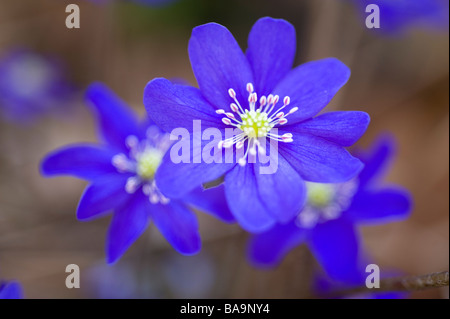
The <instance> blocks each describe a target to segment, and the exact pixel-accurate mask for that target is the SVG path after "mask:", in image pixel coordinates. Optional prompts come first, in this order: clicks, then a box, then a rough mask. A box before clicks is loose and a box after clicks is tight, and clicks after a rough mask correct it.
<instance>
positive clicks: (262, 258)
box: [248, 223, 308, 267]
mask: <svg viewBox="0 0 450 319" xmlns="http://www.w3.org/2000/svg"><path fill="white" fill-rule="evenodd" d="M307 234H308V232H307V231H305V230H304V229H301V228H299V227H297V226H296V225H295V223H289V224H287V225H277V226H275V227H273V228H271V229H270V230H269V231H267V232H264V233H262V234H258V235H255V236H253V238H252V239H251V240H250V243H249V246H248V256H249V258H250V260H251V262H252V263H254V264H255V265H257V266H262V267H264V266H266V267H267V266H268V267H271V266H275V265H277V264H279V263H280V262H281V260H282V259H283V258H284V256H286V255H287V253H288V252H289V251H291V250H292V249H293V248H295V247H296V246H298V245H300V244H302V243H303V242H304V241H305V239H306V236H307Z"/></svg>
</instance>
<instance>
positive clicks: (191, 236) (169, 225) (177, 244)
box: [152, 201, 201, 255]
mask: <svg viewBox="0 0 450 319" xmlns="http://www.w3.org/2000/svg"><path fill="white" fill-rule="evenodd" d="M152 217H153V221H154V222H155V225H156V227H158V229H159V231H160V232H161V234H162V235H163V236H164V238H166V240H167V241H168V242H169V243H170V244H171V245H172V247H173V248H174V249H175V250H176V251H178V252H179V253H180V254H183V255H193V254H196V253H198V252H199V251H200V248H201V240H200V234H199V231H198V222H197V218H196V216H195V215H194V213H192V212H191V211H190V210H189V209H188V208H186V206H184V205H183V204H181V203H179V202H177V201H170V203H169V204H166V205H162V204H159V205H155V207H154V209H153V210H152Z"/></svg>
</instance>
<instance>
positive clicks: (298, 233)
mask: <svg viewBox="0 0 450 319" xmlns="http://www.w3.org/2000/svg"><path fill="white" fill-rule="evenodd" d="M393 150H394V147H393V143H392V140H391V139H389V138H387V137H385V138H382V139H380V140H379V141H378V143H376V145H375V146H374V147H373V149H372V151H371V152H370V154H369V153H367V154H361V156H360V158H361V160H362V161H363V162H364V163H365V167H364V169H363V170H362V171H361V173H360V174H359V176H358V177H356V178H354V179H352V180H350V181H348V182H345V183H339V184H318V183H313V184H308V186H307V188H308V201H307V204H306V205H305V207H304V208H303V210H302V211H301V212H300V214H299V215H298V216H297V218H296V219H295V220H294V221H293V222H291V223H290V224H287V225H279V226H276V227H274V228H272V229H271V230H269V231H268V232H265V233H263V234H258V235H256V236H254V237H253V238H252V240H251V241H250V245H249V258H250V259H251V261H252V262H253V263H254V264H256V265H260V266H273V265H275V264H277V263H279V262H280V261H281V260H282V258H283V257H284V256H285V255H286V254H287V253H288V252H289V251H290V250H291V249H293V248H294V247H296V246H298V245H300V244H302V243H307V245H308V246H309V248H310V250H311V252H312V253H313V255H314V256H315V257H316V259H317V260H318V262H319V263H320V264H321V266H322V268H323V269H324V270H325V272H326V273H327V275H328V276H329V277H330V278H332V279H333V280H337V281H343V282H349V283H359V282H361V276H362V274H364V269H365V265H363V262H364V259H365V258H366V257H365V256H364V255H363V253H362V251H361V246H360V240H359V235H358V232H357V229H356V226H357V225H364V224H381V223H388V222H392V221H398V220H402V219H405V218H407V217H408V216H409V212H410V210H411V198H410V195H409V193H408V191H406V190H405V189H403V188H401V187H398V186H381V185H380V182H379V179H380V177H381V176H382V173H383V172H384V171H385V168H386V166H387V164H388V161H389V160H390V159H391V158H392V156H393ZM366 264H367V263H366ZM362 266H364V267H362Z"/></svg>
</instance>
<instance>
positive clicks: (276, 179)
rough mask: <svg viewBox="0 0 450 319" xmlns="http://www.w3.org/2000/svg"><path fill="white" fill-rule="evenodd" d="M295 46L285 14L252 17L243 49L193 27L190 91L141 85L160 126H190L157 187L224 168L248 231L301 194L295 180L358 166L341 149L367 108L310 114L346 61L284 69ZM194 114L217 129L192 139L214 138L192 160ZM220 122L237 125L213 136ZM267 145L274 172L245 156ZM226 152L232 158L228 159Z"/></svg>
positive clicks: (215, 31) (192, 182)
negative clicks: (186, 154)
mask: <svg viewBox="0 0 450 319" xmlns="http://www.w3.org/2000/svg"><path fill="white" fill-rule="evenodd" d="M295 51H296V35H295V29H294V27H293V26H292V25H291V24H289V23H288V22H286V21H285V20H277V19H272V18H268V17H266V18H262V19H260V20H259V21H257V22H256V24H255V25H254V26H253V29H252V30H251V32H250V35H249V38H248V49H247V52H246V54H244V53H243V52H242V51H241V49H240V47H239V45H238V44H237V42H236V40H235V39H234V38H233V36H232V34H231V33H230V32H229V31H228V30H227V29H226V28H225V27H224V26H222V25H219V24H216V23H208V24H205V25H201V26H198V27H196V28H194V30H193V31H192V36H191V39H190V41H189V56H190V60H191V65H192V69H193V71H194V74H195V76H196V78H197V82H198V84H199V87H200V89H197V88H194V87H190V86H185V85H176V84H172V83H171V82H169V81H168V80H166V79H162V78H159V79H154V80H153V81H151V82H149V84H148V85H147V87H146V89H145V93H144V104H145V106H146V109H147V112H148V114H149V116H150V118H151V119H152V120H153V121H154V122H155V123H156V124H157V125H158V126H160V127H161V128H162V129H163V130H165V131H167V132H171V131H172V130H174V129H179V128H183V129H185V130H187V131H189V132H190V133H193V134H191V137H190V140H188V141H187V142H188V144H190V145H189V147H190V158H189V160H188V161H185V162H183V163H175V161H171V160H170V159H169V158H167V160H165V161H164V163H163V164H162V165H161V166H160V168H159V170H158V172H157V179H158V180H159V182H158V183H159V184H158V185H159V187H160V190H161V192H162V193H163V194H166V195H167V196H170V197H173V198H178V197H181V196H183V195H184V194H185V193H187V192H189V191H190V190H191V189H194V188H195V187H197V186H198V185H199V183H204V182H208V181H212V180H215V179H218V178H220V177H222V176H224V175H225V176H224V180H225V183H224V184H225V193H226V198H227V202H228V204H229V206H230V209H231V211H232V213H233V214H234V216H235V218H236V219H237V221H238V222H239V223H240V225H241V226H242V227H243V228H244V229H246V230H248V231H251V232H258V231H264V230H267V229H268V228H270V227H272V226H273V225H275V224H276V223H277V222H280V223H287V222H289V221H291V220H292V219H293V218H294V217H295V216H296V215H297V214H298V211H299V209H300V208H301V206H302V205H303V204H304V202H305V200H306V184H305V181H314V182H322V183H326V182H344V181H348V180H349V179H352V178H353V177H355V176H356V175H357V174H358V172H359V171H360V170H361V169H362V167H363V164H362V163H361V162H360V160H359V159H357V158H354V157H352V156H351V155H350V154H349V153H348V152H347V151H346V150H345V148H344V147H347V146H350V145H352V144H353V143H355V142H356V141H357V140H358V139H359V138H360V137H361V135H362V134H363V133H364V132H365V130H366V128H367V126H368V123H369V116H368V115H367V114H366V113H364V112H329V113H325V114H323V115H319V116H316V115H317V113H318V112H320V111H321V110H322V109H323V108H324V107H325V106H326V105H327V104H328V102H329V101H330V100H331V99H332V98H333V96H334V95H335V94H336V92H337V91H338V90H339V89H340V88H341V87H342V86H343V85H344V84H345V83H346V82H347V80H348V78H349V76H350V71H349V69H348V68H347V67H346V66H345V65H344V64H343V63H342V62H340V61H339V60H337V59H334V58H329V59H324V60H319V61H314V62H309V63H306V64H303V65H300V66H298V67H296V68H294V69H293V70H291V67H292V64H293V61H294V56H295ZM195 120H201V125H202V128H204V129H206V128H214V129H217V130H218V132H219V135H221V137H222V138H221V137H220V136H219V138H218V139H216V136H215V137H214V140H213V141H212V142H210V141H209V140H208V141H205V140H203V139H202V140H201V141H197V142H199V143H201V148H202V149H203V150H205V149H207V146H208V145H209V146H210V144H209V143H213V146H214V147H212V148H211V151H210V152H202V154H201V156H202V159H201V160H198V156H199V152H200V150H199V148H198V144H196V139H197V138H198V136H199V135H198V133H199V132H198V131H197V130H196V129H195V128H194V127H193V122H194V121H195ZM227 129H228V130H230V129H235V131H236V130H237V132H236V135H235V136H234V137H230V138H227V139H223V137H224V136H226V134H227V132H226V131H227ZM217 130H216V132H217ZM206 132H207V131H206V130H204V131H203V135H205V133H206ZM200 134H202V133H201V132H200ZM191 140H192V143H190V142H191ZM275 143H279V145H278V144H276V145H277V148H278V152H277V151H275V152H273V153H272V152H270V155H269V156H270V160H272V159H273V160H274V161H275V162H276V163H277V165H276V172H275V173H273V174H262V173H261V168H262V166H264V165H263V164H262V163H261V162H262V161H261V162H260V161H256V160H255V157H257V156H260V155H261V154H258V153H259V152H261V153H262V154H263V153H264V148H266V149H268V150H269V149H270V148H271V147H272V146H273V145H274V144H275ZM224 149H226V151H225V152H224ZM228 150H233V152H234V151H236V154H239V153H240V154H241V156H240V157H239V158H234V159H231V160H230V158H229V156H230V152H228ZM205 153H207V154H205ZM210 153H212V154H210ZM223 153H225V156H226V158H225V159H224V160H223V159H222V155H223ZM166 156H167V157H169V156H170V154H169V153H168V154H167V155H166ZM231 156H232V157H233V154H231ZM196 158H197V161H196V160H195V159H196ZM186 162H189V163H186ZM238 164H239V165H238Z"/></svg>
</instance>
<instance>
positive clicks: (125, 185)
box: [41, 84, 233, 263]
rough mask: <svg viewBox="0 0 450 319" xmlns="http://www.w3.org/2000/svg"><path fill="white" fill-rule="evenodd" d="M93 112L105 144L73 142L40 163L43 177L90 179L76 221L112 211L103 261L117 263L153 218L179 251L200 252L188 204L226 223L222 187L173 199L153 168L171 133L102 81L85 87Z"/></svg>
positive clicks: (226, 216)
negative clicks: (138, 113)
mask: <svg viewBox="0 0 450 319" xmlns="http://www.w3.org/2000/svg"><path fill="white" fill-rule="evenodd" d="M87 99H88V102H90V103H89V105H90V106H91V107H92V108H93V111H94V112H95V113H96V114H97V118H98V124H99V128H100V135H101V137H102V139H103V141H104V143H103V144H98V145H96V144H88V143H84V144H77V145H70V146H67V147H64V148H61V149H58V150H56V151H54V152H52V153H50V154H49V155H48V156H47V157H46V158H45V159H44V160H43V163H42V167H41V170H42V173H43V175H45V176H54V175H63V174H65V175H73V176H75V177H79V178H82V179H85V180H88V181H89V182H90V184H89V186H88V187H87V188H86V190H85V192H84V194H83V196H82V198H81V200H80V202H79V205H78V209H77V217H78V219H79V220H82V221H84V220H90V219H93V218H96V217H100V216H103V215H104V214H103V213H106V212H109V211H111V210H113V211H114V217H113V219H112V222H111V225H110V228H109V234H108V240H107V261H108V263H113V262H115V261H117V260H118V259H119V258H120V257H121V256H122V255H123V254H124V253H125V251H126V250H127V249H128V248H129V247H130V246H131V245H132V243H133V242H134V241H135V240H136V239H137V238H138V237H139V236H140V235H141V234H142V233H143V232H144V231H145V229H146V228H147V226H148V224H149V222H150V220H152V221H153V222H154V223H155V225H156V226H157V228H158V229H159V231H160V232H161V233H162V234H163V236H164V237H165V238H166V239H167V241H168V242H169V243H170V244H171V245H172V246H173V247H174V248H175V249H176V250H177V251H178V252H180V253H182V254H185V255H191V254H195V253H197V252H198V251H199V250H200V246H201V243H200V236H199V233H198V224H197V219H196V217H195V215H194V214H193V213H192V212H191V211H190V210H189V209H188V205H189V206H193V207H195V208H198V209H201V210H205V211H206V212H210V213H212V214H214V215H215V216H217V217H218V218H220V219H222V220H223V221H226V222H231V221H233V217H232V216H231V214H230V212H229V211H228V208H227V206H226V205H222V204H221V203H222V201H224V200H223V197H224V195H223V188H222V187H219V188H214V189H211V190H208V191H203V190H202V189H201V188H197V189H194V190H192V192H190V193H189V194H186V196H185V197H184V198H183V199H177V200H172V199H169V198H167V197H166V196H164V195H163V194H162V193H161V192H160V191H159V189H158V186H157V184H156V182H157V180H155V172H157V171H158V167H159V165H160V163H161V161H162V159H163V156H164V154H165V152H166V150H167V149H168V147H169V146H170V141H169V135H168V134H165V133H163V132H161V131H160V130H159V129H158V128H157V127H156V126H155V125H153V124H152V123H150V122H149V121H148V120H145V121H139V120H138V119H137V116H136V114H135V113H134V112H133V111H132V110H131V109H130V108H129V107H128V106H127V105H125V104H124V103H123V102H122V101H121V100H120V99H119V98H118V97H116V96H115V95H114V93H113V92H111V91H110V90H109V89H108V88H107V87H105V86H104V85H102V84H93V85H91V86H90V87H89V88H88V90H87Z"/></svg>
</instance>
